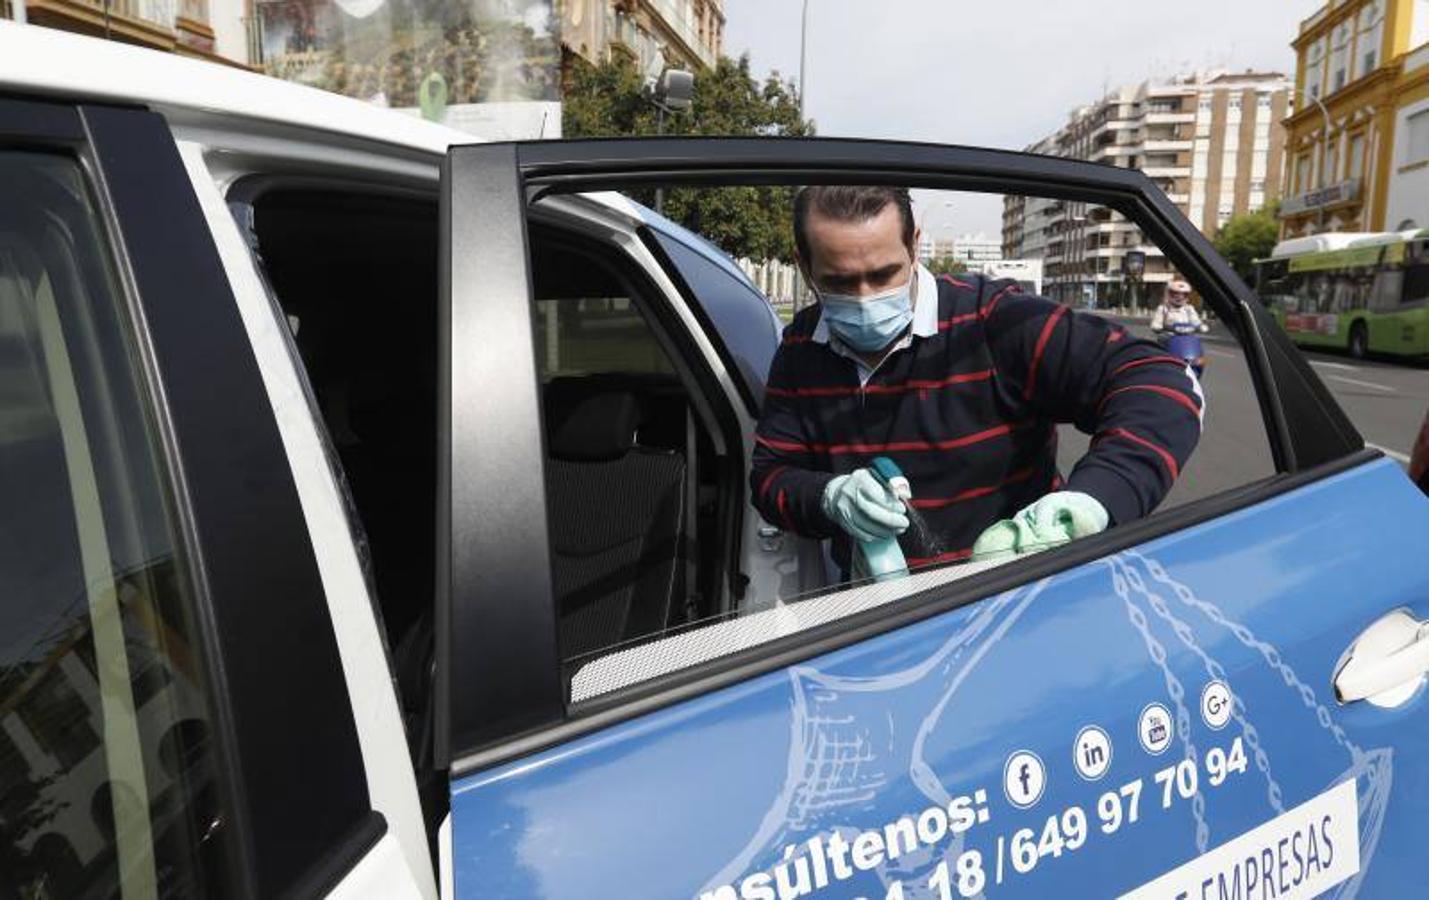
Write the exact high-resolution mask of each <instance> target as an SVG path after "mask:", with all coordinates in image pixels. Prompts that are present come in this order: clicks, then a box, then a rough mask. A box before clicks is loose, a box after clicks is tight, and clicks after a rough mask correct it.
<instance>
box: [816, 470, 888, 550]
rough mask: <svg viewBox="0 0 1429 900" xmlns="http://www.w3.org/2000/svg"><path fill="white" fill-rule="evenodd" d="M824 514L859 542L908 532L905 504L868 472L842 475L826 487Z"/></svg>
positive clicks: (823, 504)
mask: <svg viewBox="0 0 1429 900" xmlns="http://www.w3.org/2000/svg"><path fill="white" fill-rule="evenodd" d="M822 506H823V510H824V515H826V516H828V517H829V518H830V519H832V520H833V521H834V523H835V524H836V525H838V526H839V527H840V528H842V529H843V530H844V531H846V532H848V534H849V535H850V536H851V537H853V538H854V540H858V541H877V540H883V539H885V538H891V537H896V536H897V535H900V534H902V533H903V532H905V531H907V530H908V516H907V514H906V513H905V511H904V509H903V501H902V500H899V499H898V498H897V497H895V496H893V492H892V491H890V490H889V489H888V488H886V487H884V486H883V482H881V481H879V480H878V478H877V477H875V476H874V474H873V473H872V472H870V471H869V470H868V469H857V470H855V471H854V472H852V473H850V474H848V475H840V476H838V477H837V478H835V479H834V480H832V481H830V482H829V483H828V486H827V487H825V488H824V496H823V501H822Z"/></svg>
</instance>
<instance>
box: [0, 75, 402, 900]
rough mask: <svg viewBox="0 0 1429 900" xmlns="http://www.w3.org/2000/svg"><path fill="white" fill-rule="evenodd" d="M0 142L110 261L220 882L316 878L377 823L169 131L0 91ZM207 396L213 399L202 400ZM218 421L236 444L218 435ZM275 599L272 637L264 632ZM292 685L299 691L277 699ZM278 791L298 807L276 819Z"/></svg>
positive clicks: (296, 528)
mask: <svg viewBox="0 0 1429 900" xmlns="http://www.w3.org/2000/svg"><path fill="white" fill-rule="evenodd" d="M8 149H24V150H35V151H39V152H50V153H57V154H62V155H65V156H67V157H69V158H71V159H73V160H75V161H76V162H77V163H78V164H79V166H80V168H81V171H82V172H83V176H84V179H85V182H86V188H87V190H88V191H89V192H90V193H91V196H92V197H93V199H94V203H95V206H96V211H97V214H98V219H99V221H98V223H97V227H98V229H99V231H100V233H101V238H102V244H103V245H102V246H101V247H98V248H96V250H97V251H98V252H101V253H103V254H105V255H106V256H107V257H108V259H107V263H108V264H109V265H111V266H112V267H113V269H114V271H115V282H116V283H115V287H116V290H117V291H118V292H119V294H120V302H121V304H122V317H123V318H124V319H125V321H126V326H127V328H128V332H129V333H128V334H127V335H126V341H127V342H128V344H129V349H130V351H131V352H132V353H133V354H134V366H135V372H136V376H137V377H138V378H139V381H140V388H141V394H142V398H141V402H142V403H143V404H144V406H145V408H146V413H147V414H148V415H149V416H150V417H151V420H152V422H153V423H154V427H155V429H156V433H157V437H158V444H157V446H156V447H155V453H156V456H157V457H158V463H159V469H160V478H161V479H162V481H163V482H164V487H165V489H166V490H167V491H168V493H169V494H170V497H171V499H172V504H173V510H172V513H173V516H174V525H175V530H176V547H175V556H176V558H177V562H178V564H179V565H180V566H181V567H182V568H183V569H184V570H185V575H186V577H187V578H189V579H190V580H191V582H192V585H193V591H194V615H195V619H196V623H197V628H198V634H197V635H196V636H195V639H196V641H197V643H198V644H199V647H200V651H201V655H202V657H203V658H204V659H205V660H206V663H207V664H206V666H205V667H204V673H203V687H204V691H205V694H206V696H207V698H208V701H209V708H210V712H211V714H212V716H213V721H212V725H213V728H214V746H215V762H216V770H217V771H216V779H217V781H218V784H219V789H220V790H221V791H222V792H223V795H224V796H225V798H226V802H225V804H224V806H225V808H226V809H228V810H230V813H231V820H230V822H229V823H228V825H229V838H228V840H229V841H230V842H231V846H232V851H231V852H232V854H233V857H234V860H235V862H234V865H233V866H232V869H231V875H232V877H233V879H234V880H235V883H234V884H233V885H232V888H233V891H234V893H235V895H237V896H251V897H258V896H271V895H272V894H274V893H277V892H293V891H295V892H298V893H307V892H321V891H324V890H326V889H327V888H328V887H330V886H332V885H335V884H336V883H337V881H338V880H340V879H341V878H342V877H343V875H345V874H346V873H347V872H348V871H350V870H351V869H352V868H353V866H355V865H356V864H357V863H358V862H359V861H360V860H361V859H362V857H363V856H365V855H366V853H367V851H368V849H370V848H371V847H372V846H375V844H376V843H377V841H378V840H379V839H380V838H381V836H382V834H383V833H385V831H386V823H385V821H384V820H383V818H382V816H381V815H380V814H378V813H376V812H375V811H374V810H372V808H371V803H370V799H369V797H368V794H367V785H366V772H365V770H364V768H363V761H362V757H361V754H360V749H359V748H358V745H357V741H356V732H355V724H354V723H353V721H352V712H351V703H350V702H349V700H348V698H347V694H346V684H345V681H344V680H343V676H342V671H341V666H340V661H339V660H338V657H337V648H336V642H335V639H331V640H330V642H329V643H327V644H325V643H324V642H323V640H322V634H323V629H326V632H327V634H328V635H329V637H330V636H331V629H332V623H331V621H330V619H329V617H328V614H327V603H326V598H325V596H324V594H323V589H322V584H321V580H320V579H319V578H318V574H317V566H316V560H315V559H314V558H313V555H312V548H311V545H310V544H309V543H308V541H307V536H306V530H305V529H306V525H305V520H304V518H303V516H302V510H301V507H300V505H299V503H298V498H297V494H296V490H295V488H294V486H293V481H292V475H291V471H290V470H289V467H288V460H287V456H286V453H285V451H284V448H283V445H282V442H281V440H280V437H279V434H278V431H277V425H276V421H275V420H274V417H273V411H272V408H271V405H270V404H269V402H268V399H267V396H266V394H265V393H264V392H263V387H262V382H261V379H260V378H259V376H258V372H257V368H256V361H255V360H254V357H253V352H252V348H251V346H250V345H249V344H248V339H247V336H246V333H245V332H244V330H243V328H242V323H241V321H240V320H239V317H238V312H237V307H236V303H235V301H234V298H233V294H232V290H231V287H230V285H229V283H228V281H227V277H226V274H225V273H224V271H223V268H222V265H221V263H220V261H219V260H218V257H217V251H216V249H215V247H214V245H213V241H212V238H211V236H210V235H209V233H208V226H207V223H206V221H205V219H204V216H203V214H202V212H201V210H200V209H199V206H198V203H197V200H196V198H195V197H194V194H193V190H192V187H191V185H190V184H189V182H188V178H187V174H186V172H185V169H184V167H183V163H182V161H181V159H180V157H179V153H178V148H177V145H176V144H175V142H174V137H173V134H172V132H171V131H170V129H169V126H168V124H167V122H166V121H165V120H164V118H163V117H162V116H160V115H159V114H157V113H155V112H153V111H151V110H148V109H145V108H142V107H139V106H133V105H127V106H126V105H115V104H89V103H74V102H67V101H65V100H64V99H61V98H53V97H46V98H34V97H25V96H18V95H14V94H8V93H7V94H5V95H3V96H0V150H8ZM198 323H202V326H203V327H201V328H199V327H195V326H196V325H197V324H198ZM215 393H217V394H222V395H223V396H224V397H225V402H224V403H214V402H213V396H214V395H215ZM235 430H238V433H242V434H244V436H245V440H243V441H235V440H233V434H234V433H235ZM235 471H243V472H245V475H246V479H236V478H234V477H233V473H234V472H235ZM278 612H281V613H282V614H283V615H284V616H285V617H286V618H288V620H289V621H290V624H291V626H292V629H293V630H292V632H291V633H290V634H289V636H288V637H278V638H275V637H274V636H273V635H272V634H270V632H271V629H270V628H269V627H268V623H271V622H272V621H274V618H273V617H274V615H275V614H276V613H278ZM298 634H301V635H303V636H304V637H306V638H308V639H309V641H308V643H307V645H306V646H305V650H304V654H303V655H301V656H298V655H295V654H294V653H293V652H292V650H291V648H284V647H282V646H281V644H282V643H283V642H284V641H285V640H287V641H289V642H291V641H292V639H293V635H298ZM275 642H276V646H275ZM269 653H271V654H272V655H273V656H274V657H275V659H274V661H265V660H264V658H263V657H264V656H265V655H266V654H269ZM285 679H286V680H285ZM297 683H303V684H304V691H303V692H298V694H299V695H300V696H299V695H293V696H290V695H292V693H293V692H291V691H289V690H288V689H287V688H288V687H289V686H291V685H292V684H297ZM294 696H296V699H294ZM299 724H302V725H304V726H306V732H305V733H304V741H303V743H304V746H305V747H306V748H308V750H309V751H310V752H314V753H318V754H321V755H322V757H323V763H324V765H325V766H328V767H329V771H328V773H327V774H325V775H324V776H323V777H322V778H319V779H316V780H314V779H313V778H312V777H311V775H310V773H308V772H306V770H305V769H304V767H303V766H302V765H301V762H300V761H299V760H297V758H296V757H295V754H294V753H293V751H292V746H291V741H290V740H285V738H284V737H283V735H284V733H285V729H287V730H288V732H289V733H296V732H297V731H299V730H302V729H296V728H288V726H297V725H299ZM299 769H304V770H303V771H301V772H299V771H297V770H299ZM275 770H276V771H278V772H286V773H287V775H286V776H285V777H286V779H287V780H288V781H292V782H293V783H294V785H295V786H298V791H297V793H296V794H295V793H294V791H293V790H290V789H289V787H290V785H289V784H287V783H285V779H284V778H277V779H274V778H273V777H271V776H272V774H273V773H274V772H275ZM295 797H300V798H303V799H301V800H295ZM295 802H297V803H298V804H299V808H306V809H309V810H311V811H312V812H311V813H310V814H308V815H294V814H293V811H292V810H293V804H294V803H295ZM344 809H345V810H347V814H346V815H345V816H344V815H342V812H341V811H342V810H344ZM334 812H336V813H338V815H336V816H334V815H333V813H334ZM315 823H323V824H321V825H319V826H318V827H314V826H315Z"/></svg>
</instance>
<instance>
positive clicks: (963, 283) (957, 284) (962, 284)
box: [938, 275, 972, 290]
mask: <svg viewBox="0 0 1429 900" xmlns="http://www.w3.org/2000/svg"><path fill="white" fill-rule="evenodd" d="M938 280H939V281H946V282H947V283H948V284H951V285H952V286H953V287H960V288H965V289H967V290H972V285H970V284H968V283H967V282H966V281H958V280H957V279H956V278H954V277H953V276H951V275H939V276H938Z"/></svg>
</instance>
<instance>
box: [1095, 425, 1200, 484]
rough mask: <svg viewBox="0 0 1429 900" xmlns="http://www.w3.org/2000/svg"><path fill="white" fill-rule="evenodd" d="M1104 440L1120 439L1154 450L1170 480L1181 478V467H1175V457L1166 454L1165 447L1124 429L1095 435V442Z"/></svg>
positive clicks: (1114, 429) (1115, 429) (1113, 429)
mask: <svg viewBox="0 0 1429 900" xmlns="http://www.w3.org/2000/svg"><path fill="white" fill-rule="evenodd" d="M1105 438H1121V439H1122V440H1126V441H1131V442H1132V443H1133V444H1140V445H1141V446H1143V447H1146V448H1148V449H1150V450H1154V451H1155V452H1156V455H1157V456H1159V457H1161V462H1162V463H1164V464H1165V466H1166V470H1167V471H1168V472H1170V473H1171V480H1172V481H1175V480H1176V479H1177V478H1180V477H1181V467H1180V466H1178V465H1176V457H1174V456H1172V455H1171V454H1170V453H1169V452H1167V450H1166V448H1165V447H1162V446H1160V445H1159V444H1153V443H1152V442H1151V441H1148V440H1147V439H1146V438H1144V437H1141V436H1140V435H1136V434H1132V433H1131V432H1130V431H1127V430H1126V429H1125V428H1112V429H1109V430H1107V431H1104V432H1102V433H1101V434H1099V435H1097V440H1103V439H1105Z"/></svg>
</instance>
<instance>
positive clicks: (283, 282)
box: [230, 182, 738, 765]
mask: <svg viewBox="0 0 1429 900" xmlns="http://www.w3.org/2000/svg"><path fill="white" fill-rule="evenodd" d="M230 203H231V206H232V207H233V209H234V213H235V215H236V216H237V217H238V219H239V222H240V226H241V227H243V228H245V229H246V231H247V236H248V239H249V242H250V247H251V248H252V250H253V252H254V253H255V254H256V256H257V257H258V259H259V261H260V264H261V265H260V268H261V270H262V271H263V272H264V274H265V277H266V278H267V279H268V281H269V286H270V289H271V293H272V296H273V298H274V300H275V302H276V303H277V304H278V305H279V306H280V307H281V312H282V314H283V315H284V316H285V317H286V319H287V322H288V324H289V328H290V330H291V332H292V334H293V341H294V346H295V348H296V351H297V353H298V355H299V357H300V358H301V362H302V369H303V371H305V372H306V375H307V379H308V382H309V386H310V389H311V392H312V396H313V401H314V402H315V403H316V405H317V407H318V408H319V409H320V410H321V412H322V417H323V420H324V422H325V424H326V426H327V435H326V436H327V439H328V440H329V441H330V447H331V452H332V453H333V455H334V456H335V458H336V460H337V461H338V462H339V463H340V472H341V476H342V477H343V478H344V479H345V487H346V491H347V495H348V498H349V502H350V505H351V508H352V511H353V512H355V515H353V516H351V519H352V521H353V522H354V527H355V528H360V529H361V531H362V534H359V535H357V536H356V537H357V540H358V543H359V546H360V547H363V548H364V549H365V551H366V562H367V563H368V578H369V580H370V582H371V585H372V587H373V589H374V592H375V595H376V597H377V602H378V605H379V607H380V612H381V616H382V620H383V623H384V627H385V629H386V637H387V641H388V646H389V648H391V652H392V655H393V663H394V666H395V668H396V673H397V678H398V682H399V685H400V688H401V692H402V699H403V705H404V712H405V714H406V717H407V722H408V733H409V739H410V741H411V743H412V750H413V754H414V758H415V759H417V760H418V762H419V765H420V764H421V762H422V761H424V760H425V759H428V758H429V746H430V745H429V741H430V727H431V718H432V717H431V715H430V703H431V699H432V698H431V690H430V674H431V665H432V652H433V623H432V608H433V596H434V593H433V592H434V590H435V578H434V559H435V553H436V533H435V523H436V507H435V504H436V479H437V472H436V461H437V421H436V402H437V399H436V398H437V377H438V372H437V369H438V362H437V302H438V297H439V293H438V292H439V287H438V250H439V247H438V219H437V214H438V210H437V202H436V199H435V197H434V196H427V195H422V194H416V193H398V192H375V191H354V190H351V189H334V188H332V187H329V186H311V185H296V186H284V185H282V184H281V183H270V182H264V183H260V184H256V185H255V184H249V185H245V184H244V183H242V182H240V184H239V186H238V187H237V188H235V192H234V193H232V194H230ZM531 244H532V271H533V273H535V294H536V304H535V307H536V308H535V310H534V315H535V322H534V325H535V329H534V330H535V340H536V345H537V347H536V351H537V352H536V357H537V368H538V374H539V376H540V380H541V390H542V397H541V402H542V409H543V416H544V431H545V434H544V437H545V447H546V459H545V472H546V482H547V504H548V510H547V512H548V522H549V529H550V537H551V549H552V560H551V565H552V582H553V589H554V591H555V593H556V596H557V598H558V601H557V602H558V608H559V615H558V630H559V641H560V652H561V658H562V659H563V660H564V665H565V668H566V670H567V671H566V672H565V673H564V675H565V676H566V677H567V678H569V675H570V674H571V673H572V672H573V671H574V669H575V668H576V667H578V665H579V664H580V663H581V661H582V660H583V659H586V658H589V657H590V656H591V655H593V654H596V653H599V652H602V651H604V650H606V649H608V648H610V647H612V646H614V645H618V644H624V643H629V642H635V641H639V640H642V639H650V638H652V637H656V636H659V635H660V634H662V633H664V632H665V631H666V630H668V629H670V628H672V627H675V626H678V625H680V624H682V623H685V622H689V621H695V620H698V619H702V618H705V617H707V616H709V615H712V614H714V613H715V612H717V610H718V606H719V603H720V596H719V585H720V583H721V578H720V575H721V572H722V571H723V569H724V566H723V565H722V563H723V562H724V559H723V557H724V556H725V555H726V554H727V553H728V550H727V547H728V542H727V541H720V540H712V539H706V535H710V534H713V533H714V532H715V531H716V530H717V526H718V522H719V519H720V515H721V507H722V498H721V489H720V485H721V484H725V483H726V482H727V480H728V479H726V478H725V477H724V474H723V473H722V471H721V466H720V460H719V459H718V458H717V454H716V452H715V444H714V442H713V440H712V439H711V436H710V432H709V429H708V428H707V427H706V426H705V424H704V423H703V422H702V421H701V419H700V417H699V416H698V415H696V410H695V407H694V406H693V405H692V403H691V388H690V387H689V386H688V382H687V378H688V372H685V373H682V372H681V367H680V366H678V365H677V364H676V363H675V362H673V361H672V354H675V353H679V352H680V351H679V350H678V349H676V347H675V345H674V343H673V341H672V340H671V339H670V338H669V336H668V332H666V331H665V330H664V329H663V327H662V326H660V325H659V324H658V323H657V322H656V319H655V314H654V313H652V312H651V306H652V304H651V303H650V302H649V300H648V298H649V297H650V296H651V292H652V291H653V290H654V287H653V286H652V285H650V284H648V283H645V282H644V281H643V276H641V275H640V274H639V272H638V271H637V270H636V269H635V267H634V266H633V265H632V266H630V267H629V268H626V267H625V266H624V265H623V264H621V263H620V262H618V261H617V260H616V259H615V256H616V254H614V253H612V252H610V250H609V249H608V248H605V249H604V252H602V249H603V248H602V247H601V245H599V244H596V243H594V242H592V241H591V240H589V239H588V238H583V237H580V236H578V235H575V234H572V233H566V232H564V231H562V230H559V229H556V228H553V227H550V226H545V225H540V224H533V225H532V228H531ZM735 445H736V446H738V442H737V441H736V442H735ZM728 491H729V488H728V487H726V488H725V489H724V492H725V493H728ZM730 499H731V498H728V497H725V498H723V502H724V503H728V502H729V501H730Z"/></svg>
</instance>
